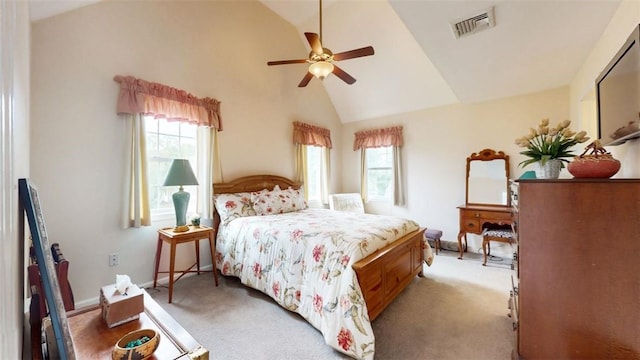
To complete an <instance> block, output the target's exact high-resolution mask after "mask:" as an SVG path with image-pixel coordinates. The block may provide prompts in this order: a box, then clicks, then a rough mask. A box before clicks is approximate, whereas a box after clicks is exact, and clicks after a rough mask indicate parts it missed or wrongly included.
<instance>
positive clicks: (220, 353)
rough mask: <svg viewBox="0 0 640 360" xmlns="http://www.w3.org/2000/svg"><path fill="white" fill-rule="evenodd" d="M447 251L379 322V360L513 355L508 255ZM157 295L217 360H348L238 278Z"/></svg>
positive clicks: (202, 279)
mask: <svg viewBox="0 0 640 360" xmlns="http://www.w3.org/2000/svg"><path fill="white" fill-rule="evenodd" d="M456 256H457V254H456V253H454V252H452V251H444V252H440V255H438V256H437V257H436V259H435V261H434V263H433V265H432V266H431V267H427V266H425V277H424V278H416V279H414V281H413V283H412V284H411V285H409V287H408V288H407V289H406V290H405V291H404V292H403V293H402V294H401V295H400V296H399V297H398V299H396V301H395V302H394V303H392V304H391V305H390V306H389V307H388V308H387V309H386V310H385V311H384V312H383V313H382V315H380V317H378V318H377V319H376V320H375V321H374V322H373V330H374V333H375V336H376V357H375V358H376V359H394V360H395V359H456V360H458V359H491V360H500V359H505V360H506V359H509V358H510V356H511V349H512V344H511V339H512V336H513V333H512V330H511V320H510V319H509V318H508V317H507V316H506V315H507V313H508V310H507V300H508V297H509V295H508V294H509V289H510V284H511V278H510V276H511V270H510V269H509V264H508V263H505V262H507V260H501V261H500V260H499V259H497V260H498V261H495V262H493V261H492V262H490V263H489V264H488V265H489V266H487V267H483V266H482V265H481V258H480V257H479V256H478V255H477V254H468V255H465V257H467V258H465V260H463V261H460V260H458V259H457V258H456ZM148 291H149V293H150V294H151V295H152V296H153V297H154V298H155V299H156V300H157V301H158V303H160V304H161V305H162V306H163V307H164V308H165V309H166V310H167V312H169V313H170V314H171V315H172V316H173V317H174V318H176V320H177V321H178V322H179V323H180V324H182V326H183V327H184V328H185V329H186V330H187V331H189V332H190V333H191V334H192V335H193V336H194V337H195V338H196V339H197V340H198V341H199V342H200V343H201V344H202V345H204V346H205V347H206V348H207V349H209V351H210V353H211V356H210V359H225V360H236V359H238V360H239V359H254V360H261V359H265V360H271V359H283V360H284V359H346V358H347V357H345V356H343V355H342V354H340V353H338V352H336V351H334V350H333V349H332V348H330V347H329V346H328V345H326V344H325V343H324V339H323V338H322V334H321V333H320V332H319V331H317V330H316V329H315V328H313V327H312V326H311V325H309V324H308V323H307V322H305V321H304V319H302V318H301V317H300V316H298V315H297V314H294V313H291V312H289V311H287V310H285V309H283V308H281V307H280V306H278V305H277V304H276V303H275V302H273V301H272V300H271V299H270V298H268V297H266V296H265V295H263V294H262V293H260V292H258V291H255V290H251V289H248V288H246V287H245V286H243V285H242V284H241V283H240V282H239V281H238V280H237V279H235V278H228V277H223V276H221V277H220V286H219V287H217V288H216V287H215V286H214V284H213V277H212V276H211V274H210V273H208V274H207V273H205V274H203V275H199V276H191V277H188V278H184V279H181V280H180V281H178V282H177V283H176V284H175V285H174V292H173V303H172V304H167V291H168V290H167V288H166V287H158V288H157V289H155V290H154V289H149V290H148Z"/></svg>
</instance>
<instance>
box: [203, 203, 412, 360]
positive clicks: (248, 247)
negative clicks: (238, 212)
mask: <svg viewBox="0 0 640 360" xmlns="http://www.w3.org/2000/svg"><path fill="white" fill-rule="evenodd" d="M417 229H418V224H416V223H415V222H413V221H410V220H406V219H400V218H396V217H390V216H381V215H371V214H355V213H347V212H337V211H330V210H323V209H306V210H301V211H295V212H289V213H284V214H278V215H266V216H251V217H237V218H235V219H234V220H232V221H229V222H227V223H222V224H221V225H220V229H219V231H218V237H217V247H216V250H217V254H216V262H217V267H218V268H219V269H220V270H221V272H222V274H224V275H231V276H236V277H239V278H240V279H241V281H242V282H243V283H244V284H245V285H247V286H250V287H253V288H255V289H258V290H260V291H262V292H264V293H265V294H267V295H269V296H271V297H272V298H273V299H274V300H275V301H276V302H278V303H279V304H280V305H281V306H283V307H284V308H286V309H289V310H291V311H294V312H297V313H299V314H300V315H302V316H303V317H304V318H305V319H306V320H307V321H308V322H309V323H310V324H311V325H313V326H314V327H316V328H317V329H319V330H320V331H321V332H322V334H323V335H324V338H325V341H326V342H327V344H329V345H330V346H332V347H333V348H335V349H337V350H338V351H341V352H343V353H345V354H347V355H349V356H351V357H354V358H357V359H373V356H374V350H375V344H374V342H375V338H374V335H373V330H372V328H371V323H370V321H369V318H368V311H367V307H366V304H365V302H364V299H363V296H362V291H361V289H360V285H359V284H358V281H357V277H356V274H355V272H354V271H353V269H352V265H353V263H355V262H357V261H359V260H361V259H362V258H364V257H366V256H367V255H369V254H371V253H373V252H374V251H376V250H377V249H380V248H382V247H384V246H386V245H387V244H389V243H390V242H392V241H395V240H396V239H398V238H400V237H402V236H404V235H406V234H408V233H409V232H412V231H414V230H417Z"/></svg>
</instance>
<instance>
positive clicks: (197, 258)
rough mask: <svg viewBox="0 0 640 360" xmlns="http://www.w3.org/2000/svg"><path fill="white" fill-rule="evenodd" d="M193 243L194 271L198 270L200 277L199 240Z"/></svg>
mask: <svg viewBox="0 0 640 360" xmlns="http://www.w3.org/2000/svg"><path fill="white" fill-rule="evenodd" d="M194 242H195V243H196V269H197V270H198V275H200V240H196V241H194Z"/></svg>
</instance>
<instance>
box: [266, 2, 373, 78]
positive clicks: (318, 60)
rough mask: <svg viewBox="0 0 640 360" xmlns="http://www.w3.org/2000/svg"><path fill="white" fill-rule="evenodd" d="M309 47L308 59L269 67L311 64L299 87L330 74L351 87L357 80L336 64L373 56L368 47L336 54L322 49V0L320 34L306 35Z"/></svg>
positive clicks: (275, 63)
mask: <svg viewBox="0 0 640 360" xmlns="http://www.w3.org/2000/svg"><path fill="white" fill-rule="evenodd" d="M304 36H305V37H306V38H307V41H308V42H309V45H310V46H311V52H310V53H309V58H308V59H297V60H279V61H269V62H267V65H269V66H271V65H285V64H302V63H309V64H310V65H309V71H308V72H307V73H306V74H305V76H304V77H303V78H302V81H300V83H299V84H298V87H305V86H307V84H308V83H309V81H311V79H312V78H313V76H314V75H315V76H316V77H317V78H318V79H320V80H322V79H324V78H325V77H327V76H328V75H329V74H330V73H333V74H334V75H335V76H337V77H339V78H340V79H342V81H344V82H346V83H347V84H349V85H351V84H353V83H355V82H356V79H355V78H354V77H353V76H351V75H349V74H347V73H346V72H345V71H344V70H342V69H340V68H339V67H337V66H336V65H335V64H334V62H336V61H341V60H348V59H353V58H358V57H363V56H369V55H373V54H374V52H373V47H372V46H367V47H363V48H359V49H354V50H349V51H344V52H341V53H337V54H334V53H333V52H331V50H329V49H327V48H324V47H322V0H320V33H319V34H316V33H310V32H306V33H304Z"/></svg>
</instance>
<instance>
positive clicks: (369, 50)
mask: <svg viewBox="0 0 640 360" xmlns="http://www.w3.org/2000/svg"><path fill="white" fill-rule="evenodd" d="M373 54H374V51H373V47H372V46H367V47H363V48H360V49H355V50H349V51H344V52H341V53H337V54H333V60H335V61H340V60H347V59H353V58H357V57H362V56H369V55H373Z"/></svg>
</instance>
